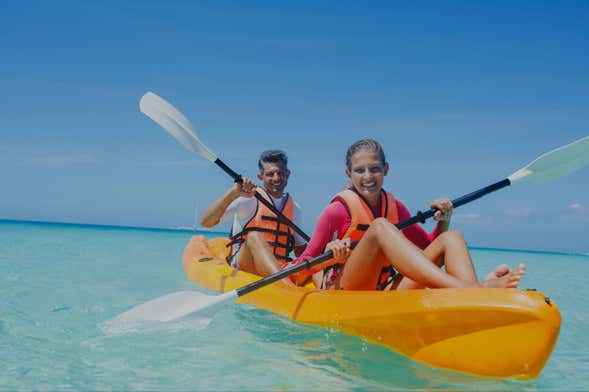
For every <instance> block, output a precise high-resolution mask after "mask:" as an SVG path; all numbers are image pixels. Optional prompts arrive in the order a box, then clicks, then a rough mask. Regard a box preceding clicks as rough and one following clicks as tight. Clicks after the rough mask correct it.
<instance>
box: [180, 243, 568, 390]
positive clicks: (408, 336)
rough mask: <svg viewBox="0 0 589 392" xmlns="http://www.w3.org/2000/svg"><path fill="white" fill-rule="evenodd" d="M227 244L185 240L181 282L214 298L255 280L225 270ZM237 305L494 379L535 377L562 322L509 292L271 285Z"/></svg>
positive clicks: (545, 305) (532, 295)
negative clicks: (209, 292)
mask: <svg viewBox="0 0 589 392" xmlns="http://www.w3.org/2000/svg"><path fill="white" fill-rule="evenodd" d="M226 243H227V241H226V239H224V238H216V239H213V240H209V241H207V240H206V239H205V238H204V237H203V236H194V237H192V239H191V240H190V242H189V244H188V245H187V246H186V249H185V251H184V256H183V264H184V269H185V271H186V273H187V275H188V277H189V278H191V279H192V280H194V281H195V282H196V283H198V284H199V285H202V286H204V287H206V288H208V289H211V290H214V291H218V292H227V291H231V290H234V289H237V288H239V287H242V286H244V285H246V284H249V283H251V282H253V281H256V280H258V279H260V277H259V276H256V275H253V274H249V273H246V272H243V271H236V270H234V269H232V268H231V267H229V266H228V265H227V263H226V262H225V260H224V256H223V255H224V254H225V250H226V248H225V244H226ZM237 301H238V302H242V303H250V304H253V305H255V306H257V307H259V308H262V309H266V310H269V311H271V312H274V313H277V314H279V315H282V316H285V317H288V318H290V319H292V320H296V321H299V322H303V323H309V324H314V325H319V326H325V327H331V328H335V329H338V330H340V331H342V332H345V333H348V334H350V335H354V336H359V337H362V338H364V339H367V340H369V341H372V342H374V343H378V344H382V345H384V346H386V347H388V348H390V349H392V350H394V351H395V352H398V353H401V354H403V355H405V356H407V357H410V358H412V359H414V360H416V361H419V362H422V363H425V364H428V365H430V366H434V367H438V368H443V369H448V370H453V371H459V372H464V373H469V374H474V375H478V376H486V377H497V378H511V377H516V378H523V379H527V378H534V377H537V376H538V374H539V373H540V371H541V370H542V368H543V367H544V365H545V363H546V361H547V360H548V358H549V356H550V354H551V353H552V350H553V348H554V345H555V343H556V340H557V338H558V334H559V330H560V323H561V317H560V312H559V311H558V308H557V306H556V305H555V304H554V303H553V302H552V301H550V300H549V299H548V298H547V297H546V296H545V295H544V294H542V293H539V292H535V291H522V290H516V289H425V290H406V291H352V290H328V291H324V290H317V289H314V287H311V286H306V287H293V286H287V285H285V284H283V283H281V282H276V283H273V284H271V285H269V286H266V287H263V288H261V289H258V290H255V291H253V292H251V293H249V294H247V295H244V296H243V297H240V298H238V300H237Z"/></svg>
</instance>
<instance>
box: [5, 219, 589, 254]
mask: <svg viewBox="0 0 589 392" xmlns="http://www.w3.org/2000/svg"><path fill="white" fill-rule="evenodd" d="M2 223H25V224H37V225H48V226H49V225H55V226H77V227H87V228H91V227H97V228H103V229H114V230H144V231H165V232H187V233H209V234H222V235H228V234H229V233H228V232H227V231H216V230H211V229H208V228H191V227H188V226H177V227H157V226H131V225H108V224H100V223H81V222H56V221H37V220H21V219H1V218H0V224H2ZM469 249H474V250H492V251H498V252H523V253H536V254H542V253H543V254H557V255H569V256H581V257H589V253H583V252H564V251H551V250H537V249H517V248H493V247H489V246H476V245H474V246H469Z"/></svg>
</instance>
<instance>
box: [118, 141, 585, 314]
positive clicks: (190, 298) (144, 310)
mask: <svg viewBox="0 0 589 392" xmlns="http://www.w3.org/2000/svg"><path fill="white" fill-rule="evenodd" d="M588 163H589V136H587V137H584V138H582V139H579V140H577V141H575V142H573V143H570V144H567V145H565V146H563V147H560V148H557V149H555V150H552V151H550V152H547V153H545V154H543V155H541V156H540V157H538V158H537V159H535V160H534V161H532V162H531V163H530V164H528V165H527V166H525V167H524V168H522V169H519V170H518V171H516V172H514V173H513V174H512V175H510V176H509V177H507V178H506V179H504V180H501V181H498V182H496V183H494V184H492V185H489V186H487V187H484V188H481V189H479V190H477V191H475V192H472V193H469V194H467V195H464V196H462V197H459V198H457V199H455V200H453V201H452V202H453V204H454V206H455V207H459V206H461V205H464V204H466V203H469V202H471V201H473V200H476V199H478V198H480V197H482V196H484V195H486V194H489V193H491V192H494V191H496V190H499V189H501V188H504V187H506V186H508V185H512V184H517V183H523V182H544V181H549V180H552V179H555V178H558V177H562V176H564V175H567V174H569V173H571V172H573V171H575V170H577V169H580V168H581V167H583V166H585V165H587V164H588ZM434 213H435V210H434V209H430V210H428V211H426V212H419V213H418V214H417V215H415V216H413V217H411V218H410V219H407V220H405V221H403V222H400V223H398V224H397V225H396V226H397V227H398V228H399V229H404V228H406V227H408V226H410V225H412V224H414V223H416V222H423V221H425V220H426V219H428V218H431V217H432V216H433V215H434ZM355 245H356V243H353V244H352V246H355ZM331 257H332V252H331V251H330V252H326V253H324V254H322V255H319V256H317V257H315V258H313V259H311V260H308V261H306V262H304V263H301V264H297V265H293V266H291V267H289V268H286V269H284V270H282V271H280V272H278V273H275V274H273V275H270V276H267V277H265V278H262V279H260V280H257V281H255V282H252V283H250V284H248V285H246V286H243V287H241V288H239V289H236V290H233V291H229V292H227V293H223V294H220V295H208V294H204V293H200V292H196V291H181V292H176V293H172V294H168V295H166V296H163V297H160V298H157V299H154V300H152V301H149V302H146V303H144V304H142V305H139V306H136V307H134V308H132V309H130V310H128V311H127V312H125V313H122V314H121V315H119V316H117V317H116V318H115V319H113V320H112V321H114V322H121V323H128V322H129V323H134V322H141V321H147V320H151V321H171V320H175V319H178V318H180V317H184V316H187V315H189V314H199V315H202V314H205V313H206V314H211V313H213V312H214V311H215V310H216V309H217V307H219V306H220V305H222V304H224V303H225V302H227V301H229V300H232V299H234V298H237V297H241V296H244V295H246V294H248V293H250V292H252V291H254V290H257V289H260V288H262V287H265V286H267V285H269V284H271V283H274V282H276V281H278V280H280V279H283V278H286V277H287V276H289V275H291V274H294V273H296V272H299V271H301V270H303V269H305V268H308V269H310V268H311V267H313V266H315V265H317V264H320V263H322V262H324V261H326V260H329V259H330V258H331Z"/></svg>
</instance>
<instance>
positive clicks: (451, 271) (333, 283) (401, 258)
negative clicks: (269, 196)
mask: <svg viewBox="0 0 589 392" xmlns="http://www.w3.org/2000/svg"><path fill="white" fill-rule="evenodd" d="M388 169H389V166H388V163H387V162H386V159H385V154H384V151H383V149H382V147H381V146H380V144H379V143H378V142H376V141H374V140H370V139H366V140H360V141H358V142H356V143H354V144H352V145H351V146H350V147H349V148H348V152H347V154H346V175H347V177H348V178H349V180H350V187H349V189H347V190H345V191H343V192H340V193H339V194H338V195H336V197H335V198H334V200H333V201H332V203H331V204H329V205H328V206H327V207H326V208H325V209H324V210H323V212H322V213H321V215H320V217H319V219H318V222H317V226H316V229H315V232H314V233H313V237H312V238H311V241H310V242H309V245H308V246H307V248H306V250H305V252H303V254H302V255H301V256H300V257H299V258H297V259H296V260H294V261H293V264H296V263H299V262H302V261H303V260H306V259H310V258H313V257H315V256H318V255H319V254H321V253H323V252H324V251H328V250H331V251H332V252H333V254H334V257H333V259H332V260H331V261H329V262H326V263H324V264H322V265H320V266H319V269H322V271H320V272H319V273H318V274H316V276H315V278H316V279H315V283H316V284H317V285H319V286H320V287H321V288H323V289H330V288H335V289H347V290H375V289H385V288H386V289H397V290H404V289H416V288H424V287H430V288H443V287H509V288H515V287H517V285H518V283H519V281H520V280H521V278H522V276H523V275H524V273H525V265H524V264H520V265H519V266H518V267H516V268H515V269H513V270H510V269H509V268H508V267H507V266H506V265H504V264H502V265H500V266H498V267H496V268H495V270H494V271H493V272H491V273H490V274H489V275H488V276H487V277H486V279H485V280H484V281H482V282H478V280H477V277H476V273H475V271H474V268H473V265H472V261H471V258H470V255H469V252H468V248H467V246H466V242H465V241H464V238H463V237H462V235H461V234H460V233H459V232H457V231H448V227H449V223H450V216H451V215H452V202H451V201H450V200H449V199H438V200H435V201H434V202H432V204H431V207H432V208H436V209H437V210H438V211H437V212H436V214H435V215H434V219H435V220H436V221H437V222H438V224H437V226H436V228H435V229H434V231H433V232H432V233H430V234H427V233H426V232H425V231H424V230H423V229H422V228H421V227H419V226H417V225H413V226H411V227H410V228H407V229H405V230H404V232H401V231H400V230H398V229H397V228H396V227H395V223H397V222H399V221H402V220H404V219H407V218H409V216H410V214H409V212H408V210H407V209H406V208H405V206H404V205H403V204H402V203H401V202H400V201H398V200H396V199H395V198H394V197H393V196H392V195H391V194H390V193H388V192H386V191H384V190H383V189H382V184H383V182H384V177H385V176H386V174H387V172H388ZM334 237H335V239H334V240H332V239H333V238H334ZM352 240H359V243H358V245H357V246H356V248H355V249H353V250H351V248H350V244H351V242H352ZM442 266H445V271H443V270H441V269H440V267H442ZM396 271H398V273H397V272H396Z"/></svg>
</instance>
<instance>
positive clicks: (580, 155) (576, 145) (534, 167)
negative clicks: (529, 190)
mask: <svg viewBox="0 0 589 392" xmlns="http://www.w3.org/2000/svg"><path fill="white" fill-rule="evenodd" d="M587 164H589V136H585V137H584V138H582V139H579V140H577V141H574V142H572V143H570V144H567V145H566V146H562V147H559V148H556V149H554V150H552V151H549V152H547V153H545V154H543V155H541V156H539V157H538V158H536V159H535V160H534V161H532V162H531V163H530V164H528V165H527V166H526V167H524V168H522V169H519V170H518V171H516V172H515V173H513V174H512V175H510V176H509V177H508V178H509V180H510V181H511V183H512V184H513V183H514V182H517V181H521V182H545V181H550V180H553V179H555V178H558V177H562V176H566V175H567V174H570V173H572V172H574V171H575V170H579V169H580V168H582V167H583V166H586V165H587Z"/></svg>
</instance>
